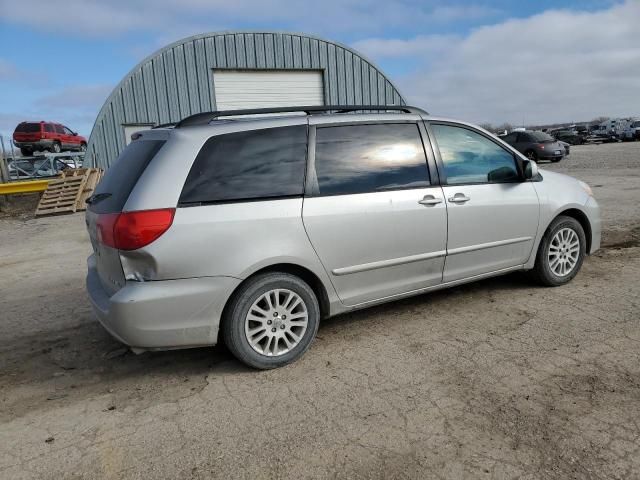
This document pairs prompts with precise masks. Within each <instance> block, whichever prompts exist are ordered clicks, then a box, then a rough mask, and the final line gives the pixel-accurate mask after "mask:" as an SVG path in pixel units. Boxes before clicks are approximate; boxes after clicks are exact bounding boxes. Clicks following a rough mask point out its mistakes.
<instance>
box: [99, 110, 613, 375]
mask: <svg viewBox="0 0 640 480" xmlns="http://www.w3.org/2000/svg"><path fill="white" fill-rule="evenodd" d="M294 110H296V111H300V112H303V113H306V114H304V115H301V114H293V113H291V112H293V111H294ZM275 112H279V113H280V114H281V115H278V116H274V115H270V116H265V115H261V116H260V115H258V114H264V113H275ZM365 112H366V113H365ZM282 113H285V114H287V115H282ZM256 115H258V116H256ZM134 137H135V138H134V140H133V141H132V142H131V144H130V145H129V146H128V147H126V148H125V150H124V151H123V152H122V154H121V155H120V157H119V158H118V160H117V161H116V162H115V163H114V165H113V166H112V167H111V168H110V169H109V170H108V171H107V173H106V175H105V176H104V178H103V180H102V182H101V183H100V184H99V186H98V188H97V189H96V191H95V193H94V195H93V196H92V197H91V198H90V199H89V201H88V203H89V205H88V209H87V213H86V222H87V228H88V231H89V235H90V238H91V243H92V246H93V254H92V255H91V256H90V257H89V259H88V276H87V289H88V292H89V297H90V299H91V302H92V304H93V307H94V310H95V312H96V315H97V317H98V319H99V320H100V322H101V323H102V324H103V325H104V327H105V328H106V329H107V330H108V331H109V332H110V333H111V334H112V335H113V336H114V337H115V338H117V339H118V340H120V341H121V342H123V343H125V344H127V345H129V346H130V347H131V348H132V349H133V350H134V351H136V352H140V351H144V350H156V349H173V348H186V347H198V346H205V345H215V344H216V343H217V342H218V340H219V339H222V340H223V341H224V342H225V343H226V345H227V346H228V348H229V349H230V350H231V352H232V353H233V354H234V355H235V356H236V357H237V358H238V359H240V360H241V361H242V362H244V363H246V364H248V365H250V366H253V367H256V368H273V367H278V366H282V365H285V364H287V363H289V362H291V361H293V360H295V359H297V358H298V357H300V356H301V355H302V354H303V353H304V352H305V351H306V350H307V349H308V348H309V346H310V344H311V342H312V340H313V338H314V336H315V334H316V332H317V330H318V324H319V322H320V320H321V319H323V318H327V317H330V316H333V315H337V314H340V313H343V312H347V311H352V310H355V309H359V308H364V307H368V306H370V305H375V304H379V303H383V302H388V301H392V300H396V299H399V298H403V297H407V296H410V295H417V294H421V293H425V292H429V291H432V290H436V289H440V288H445V287H450V286H453V285H459V284H461V283H464V282H470V281H473V280H478V279H482V278H487V277H491V276H494V275H500V274H504V273H508V272H513V271H519V270H530V271H531V273H532V276H533V277H534V278H535V279H537V281H538V282H540V283H542V284H544V285H549V286H557V285H562V284H565V283H567V282H569V281H570V280H571V279H572V278H573V277H574V276H575V275H576V274H577V273H578V271H579V270H580V267H581V265H582V262H583V259H584V257H585V255H586V254H589V253H593V252H594V251H595V250H597V249H598V248H599V246H600V216H599V208H598V204H597V203H596V201H595V199H594V198H593V195H592V192H591V189H590V188H589V186H588V185H586V184H585V183H583V182H581V181H578V180H576V179H573V178H571V177H568V176H566V175H561V174H558V173H553V172H547V171H538V168H537V166H536V164H535V162H533V161H531V160H529V159H527V158H525V157H524V156H522V155H521V154H520V153H518V152H517V151H516V150H514V149H513V148H512V147H510V146H509V145H507V144H506V143H504V142H502V141H501V140H500V139H498V138H496V137H494V136H493V135H491V134H489V133H488V132H486V131H484V130H482V129H481V128H479V127H476V126H474V125H470V124H468V123H463V122H458V121H452V120H446V119H441V118H435V117H432V116H429V115H428V114H426V112H424V111H422V110H420V109H417V108H414V107H404V106H402V107H399V106H397V107H389V106H384V107H380V106H366V107H365V106H360V107H357V108H356V107H340V106H330V107H298V108H295V109H294V108H283V109H270V110H266V109H261V110H246V111H228V112H211V113H201V114H197V115H193V116H191V117H188V118H186V119H184V120H182V121H181V122H178V123H177V124H175V125H172V126H168V127H163V128H156V129H152V130H148V131H144V132H140V133H137V134H135V135H134Z"/></svg>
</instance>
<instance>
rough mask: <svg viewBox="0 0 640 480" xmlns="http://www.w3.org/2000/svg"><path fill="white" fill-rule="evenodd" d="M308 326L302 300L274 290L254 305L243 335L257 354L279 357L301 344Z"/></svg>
mask: <svg viewBox="0 0 640 480" xmlns="http://www.w3.org/2000/svg"><path fill="white" fill-rule="evenodd" d="M308 324H309V312H308V310H307V306H306V304H305V303H304V300H303V299H302V297H300V295H298V294H297V293H295V292H294V291H292V290H288V289H274V290H269V291H268V292H265V293H263V294H262V295H260V296H259V297H258V299H257V300H256V301H255V302H253V304H252V305H251V307H250V308H249V311H248V313H247V316H246V318H245V323H244V332H245V335H246V338H247V341H248V342H249V345H251V348H253V349H254V350H255V351H256V352H258V353H260V354H262V355H266V356H269V357H277V356H280V355H284V354H285V353H287V352H289V351H291V350H292V349H293V348H295V347H296V346H297V345H298V344H299V343H300V341H301V340H302V338H303V337H304V334H305V332H306V331H307V326H308Z"/></svg>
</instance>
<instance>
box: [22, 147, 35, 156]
mask: <svg viewBox="0 0 640 480" xmlns="http://www.w3.org/2000/svg"><path fill="white" fill-rule="evenodd" d="M20 153H21V154H22V156H23V157H29V156H31V154H32V153H33V150H31V149H30V148H20Z"/></svg>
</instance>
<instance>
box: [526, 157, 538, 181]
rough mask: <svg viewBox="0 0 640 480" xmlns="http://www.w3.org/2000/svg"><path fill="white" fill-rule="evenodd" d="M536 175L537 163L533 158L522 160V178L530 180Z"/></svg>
mask: <svg viewBox="0 0 640 480" xmlns="http://www.w3.org/2000/svg"><path fill="white" fill-rule="evenodd" d="M537 176H538V164H537V163H536V162H534V161H533V160H526V161H525V162H524V178H525V179H526V180H531V179H532V178H536V177H537Z"/></svg>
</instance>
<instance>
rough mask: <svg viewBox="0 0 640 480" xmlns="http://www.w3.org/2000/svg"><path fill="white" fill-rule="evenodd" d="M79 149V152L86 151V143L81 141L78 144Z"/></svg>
mask: <svg viewBox="0 0 640 480" xmlns="http://www.w3.org/2000/svg"><path fill="white" fill-rule="evenodd" d="M80 151H81V152H86V151H87V144H86V143H81V144H80Z"/></svg>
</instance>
